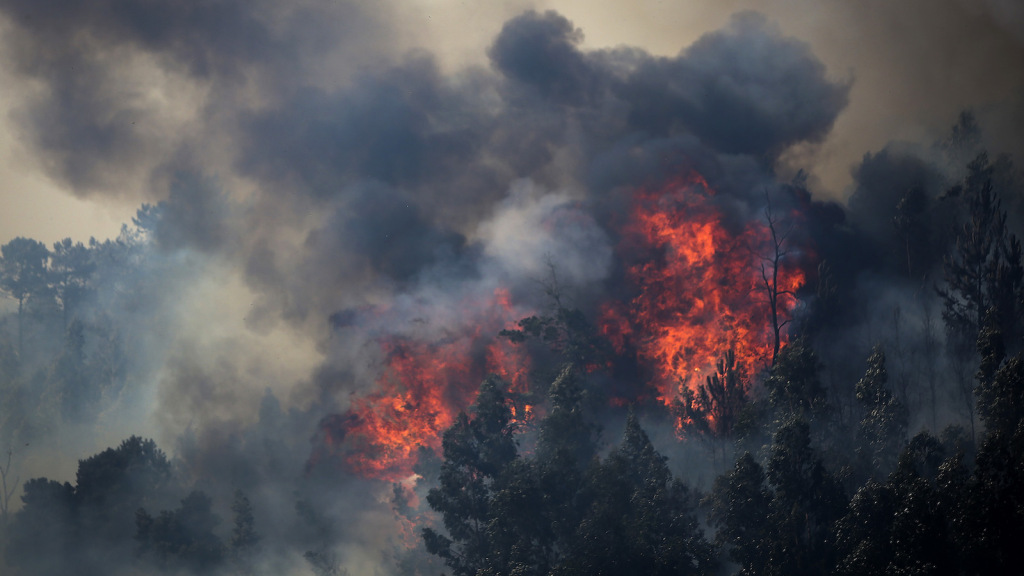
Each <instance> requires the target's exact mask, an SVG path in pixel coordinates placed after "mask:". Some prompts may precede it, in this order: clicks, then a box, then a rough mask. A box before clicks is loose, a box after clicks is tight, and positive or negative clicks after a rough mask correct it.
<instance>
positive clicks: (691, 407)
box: [672, 350, 747, 437]
mask: <svg viewBox="0 0 1024 576" xmlns="http://www.w3.org/2000/svg"><path fill="white" fill-rule="evenodd" d="M716 368H717V370H716V372H715V373H714V374H712V375H710V376H708V377H707V380H706V381H705V382H704V383H703V384H699V385H698V386H697V387H696V389H691V388H690V387H688V386H686V385H685V384H684V385H682V386H680V397H679V398H678V399H675V400H674V401H673V403H672V411H673V412H674V413H675V415H676V417H677V418H678V419H679V421H680V422H682V423H683V426H684V427H685V428H686V429H687V431H689V432H694V433H697V434H704V435H715V436H721V437H729V436H732V434H733V432H734V431H735V428H736V425H737V423H738V421H739V418H740V414H741V412H742V410H743V407H744V406H745V405H746V402H747V395H746V374H745V373H744V370H743V366H742V365H741V364H737V363H736V354H735V353H734V352H733V351H732V350H730V351H728V352H727V353H726V354H725V356H723V357H722V358H720V359H719V360H718V365H717V367H716Z"/></svg>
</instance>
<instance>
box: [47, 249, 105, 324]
mask: <svg viewBox="0 0 1024 576" xmlns="http://www.w3.org/2000/svg"><path fill="white" fill-rule="evenodd" d="M95 268H96V266H95V264H93V262H92V253H91V252H90V251H89V248H87V247H86V246H85V245H84V244H82V243H81V242H77V243H72V242H71V239H70V238H65V239H63V240H61V241H60V242H54V244H53V252H52V253H51V255H50V268H49V275H50V283H51V285H52V286H53V291H54V294H55V296H56V297H57V302H58V303H59V304H60V308H61V312H62V314H63V318H64V327H65V328H66V327H67V326H68V322H69V321H70V319H71V318H72V317H73V316H74V313H75V311H76V309H77V307H78V306H79V304H81V302H82V301H83V300H84V299H85V297H86V295H87V294H88V291H89V280H90V278H91V277H92V273H93V271H94V270H95Z"/></svg>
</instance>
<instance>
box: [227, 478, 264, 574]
mask: <svg viewBox="0 0 1024 576" xmlns="http://www.w3.org/2000/svg"><path fill="white" fill-rule="evenodd" d="M231 512H232V514H234V527H233V528H232V529H231V541H230V542H229V545H230V546H231V552H232V554H234V555H235V556H236V557H239V556H248V555H251V554H254V553H255V552H256V551H257V550H258V546H259V543H260V535H259V534H258V533H257V532H256V518H255V517H254V516H253V513H252V503H250V502H249V497H248V496H246V495H245V492H243V491H241V490H235V499H234V501H232V503H231Z"/></svg>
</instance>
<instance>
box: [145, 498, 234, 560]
mask: <svg viewBox="0 0 1024 576" xmlns="http://www.w3.org/2000/svg"><path fill="white" fill-rule="evenodd" d="M218 524H220V518H218V517H217V515H216V514H214V513H213V511H212V501H211V500H210V497H209V496H207V495H206V494H204V493H202V492H199V491H193V492H192V493H190V494H189V495H188V496H186V497H185V499H184V500H182V501H181V506H180V507H179V508H178V509H177V510H164V511H162V512H160V514H159V515H158V516H157V517H156V518H153V517H151V516H150V515H149V514H148V513H147V512H146V510H145V509H143V508H139V509H138V510H137V511H136V516H135V526H136V535H135V539H136V540H137V541H138V542H139V544H140V549H141V551H142V553H143V555H151V556H153V557H155V559H156V562H157V564H158V565H159V566H162V567H166V568H178V567H182V568H186V569H189V570H192V571H194V572H200V573H202V572H209V571H212V570H213V569H215V568H217V567H218V566H219V565H220V564H221V563H222V562H223V560H224V552H225V549H224V544H223V542H221V540H220V538H219V537H218V536H217V535H216V534H214V533H213V530H214V528H216V527H217V525H218Z"/></svg>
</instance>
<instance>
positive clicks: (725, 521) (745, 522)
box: [710, 452, 775, 575]
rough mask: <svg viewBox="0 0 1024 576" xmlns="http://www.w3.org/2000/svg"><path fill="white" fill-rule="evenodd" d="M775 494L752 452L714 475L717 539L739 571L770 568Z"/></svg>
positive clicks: (713, 516)
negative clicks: (725, 471) (772, 513)
mask: <svg viewBox="0 0 1024 576" xmlns="http://www.w3.org/2000/svg"><path fill="white" fill-rule="evenodd" d="M772 496H773V495H772V493H771V492H770V491H769V490H768V488H767V486H766V478H765V474H764V469H763V468H762V467H761V465H760V464H758V463H757V461H755V460H754V457H753V456H751V455H750V453H749V452H746V453H744V454H743V455H742V456H740V458H739V459H738V460H737V461H736V466H735V467H734V468H733V469H732V470H731V471H729V472H727V473H726V474H724V475H722V476H719V477H718V478H716V479H715V485H714V489H713V490H712V493H711V497H710V501H711V508H712V512H711V517H710V520H711V523H712V524H713V525H715V526H717V527H718V532H717V535H716V540H717V541H718V543H719V544H720V545H722V546H724V547H725V549H726V550H727V551H728V554H729V557H730V558H732V559H733V560H734V561H736V562H737V563H738V564H739V565H740V567H741V569H740V572H739V573H740V574H743V575H748V574H749V575H753V574H768V573H769V570H770V569H771V566H772V554H773V550H772V546H773V541H774V536H775V532H774V530H773V528H774V526H773V524H772V522H771V505H772Z"/></svg>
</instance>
